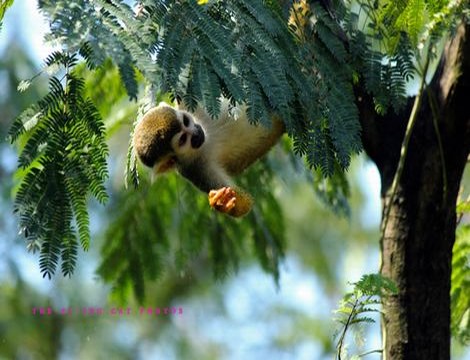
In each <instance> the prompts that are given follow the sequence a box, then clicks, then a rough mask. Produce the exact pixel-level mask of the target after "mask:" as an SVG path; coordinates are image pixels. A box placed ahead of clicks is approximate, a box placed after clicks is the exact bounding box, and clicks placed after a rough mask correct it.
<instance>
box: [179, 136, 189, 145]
mask: <svg viewBox="0 0 470 360" xmlns="http://www.w3.org/2000/svg"><path fill="white" fill-rule="evenodd" d="M186 140H188V135H187V134H183V135H181V137H180V139H179V141H178V145H179V146H183V145H184V144H185V143H186Z"/></svg>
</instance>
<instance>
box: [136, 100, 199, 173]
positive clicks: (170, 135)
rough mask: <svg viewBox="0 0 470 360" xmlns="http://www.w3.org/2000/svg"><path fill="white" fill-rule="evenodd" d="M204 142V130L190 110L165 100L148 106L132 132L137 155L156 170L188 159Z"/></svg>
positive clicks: (161, 169) (159, 170)
mask: <svg viewBox="0 0 470 360" xmlns="http://www.w3.org/2000/svg"><path fill="white" fill-rule="evenodd" d="M204 141H205V135H204V130H203V129H202V127H201V125H199V124H198V123H196V122H195V120H194V117H193V116H192V115H191V114H190V113H188V112H186V111H182V110H176V109H173V108H172V107H171V106H169V105H167V104H165V103H160V105H158V106H157V107H154V108H152V109H150V110H149V111H148V112H147V113H146V114H145V115H144V117H143V118H142V121H141V122H140V123H139V124H137V126H136V128H135V131H134V149H135V151H136V154H137V156H138V157H139V159H140V160H141V161H142V163H143V164H144V165H146V166H148V167H153V168H155V170H156V171H157V172H158V173H161V172H164V171H167V170H171V169H172V168H173V167H174V166H175V165H177V164H178V163H179V162H182V161H185V160H190V159H191V157H193V156H195V155H197V153H198V152H199V148H200V147H201V146H202V145H203V144H204Z"/></svg>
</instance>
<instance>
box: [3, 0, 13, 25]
mask: <svg viewBox="0 0 470 360" xmlns="http://www.w3.org/2000/svg"><path fill="white" fill-rule="evenodd" d="M12 4H13V0H2V2H1V3H0V29H1V28H2V20H3V17H4V16H5V12H6V11H7V9H8V8H9V7H10V6H11V5H12Z"/></svg>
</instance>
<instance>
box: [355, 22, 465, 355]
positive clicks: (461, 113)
mask: <svg viewBox="0 0 470 360" xmlns="http://www.w3.org/2000/svg"><path fill="white" fill-rule="evenodd" d="M469 31H470V27H469V26H468V25H467V26H464V25H462V26H460V27H459V28H458V31H457V33H456V35H455V36H454V37H453V38H452V39H451V40H449V43H448V44H447V47H446V49H445V54H444V57H443V59H442V60H441V62H440V64H439V67H438V69H437V71H436V73H435V75H434V77H433V80H432V82H431V84H429V90H430V93H431V94H432V95H431V97H432V98H433V99H434V100H432V101H430V98H429V97H428V95H427V93H425V94H424V98H423V102H422V106H421V109H420V111H419V115H418V116H419V117H418V119H417V122H416V125H415V128H414V129H413V133H412V137H411V140H410V144H409V150H408V153H407V154H406V160H405V167H404V171H403V174H402V176H401V180H400V182H399V185H398V189H397V193H396V196H395V197H394V200H393V202H392V203H391V204H390V198H391V184H392V181H393V177H394V174H395V171H396V168H397V163H398V160H399V157H400V148H401V143H402V140H403V136H404V133H405V128H406V124H407V122H408V118H409V114H410V111H411V107H412V104H413V99H410V101H409V103H408V105H407V106H406V107H405V109H404V110H403V112H401V113H400V114H394V113H391V114H388V115H386V116H383V117H381V116H378V115H376V114H375V112H374V108H373V102H372V99H371V98H370V96H368V95H367V94H365V93H363V92H361V90H360V89H357V91H356V94H357V101H358V107H359V109H360V116H361V121H362V126H363V143H364V148H365V150H366V152H367V154H368V155H369V156H370V157H371V159H372V160H373V161H374V162H375V163H376V165H377V167H378V169H379V172H380V175H381V182H382V202H383V206H384V209H386V208H387V207H388V206H390V207H391V209H390V216H389V219H388V222H386V228H385V230H384V236H383V238H382V239H381V251H382V267H381V272H382V274H383V275H385V276H387V277H389V278H391V279H392V280H393V281H395V283H396V284H397V286H398V289H399V292H398V294H397V295H395V296H392V297H390V298H389V299H387V300H386V301H385V302H384V304H383V309H384V317H383V329H384V334H383V336H384V339H383V340H384V358H385V359H426V360H428V359H449V358H450V279H451V260H452V246H453V244H454V240H455V230H456V214H455V207H456V199H457V196H458V191H459V186H460V182H461V178H462V173H463V170H464V167H465V164H466V162H467V157H468V155H469V152H470V110H469V109H470V35H469ZM431 105H433V106H431ZM432 110H434V116H436V118H437V123H438V129H439V131H438V132H437V131H436V129H435V126H434V125H433V111H432ZM438 133H439V134H440V137H441V140H442V150H443V151H441V148H440V146H439V142H438ZM442 159H444V161H442ZM384 215H385V213H384ZM384 221H385V218H383V219H382V222H384Z"/></svg>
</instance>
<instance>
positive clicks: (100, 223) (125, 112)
mask: <svg viewBox="0 0 470 360" xmlns="http://www.w3.org/2000/svg"><path fill="white" fill-rule="evenodd" d="M46 29H47V26H46V25H44V24H43V19H42V18H41V16H40V15H39V14H37V11H36V9H35V7H34V2H28V1H25V0H22V1H18V0H17V1H15V3H14V5H13V7H12V8H11V9H10V10H8V12H7V15H6V17H5V19H4V24H3V27H2V29H1V31H0V141H1V142H0V184H1V202H0V212H1V218H0V359H56V358H57V359H101V358H103V359H104V358H114V359H266V358H271V359H331V358H333V356H334V337H333V335H334V333H335V331H336V330H337V329H338V325H337V324H335V322H334V313H333V310H334V309H335V308H336V307H337V304H338V301H339V299H341V297H342V296H343V294H344V292H345V291H346V290H347V289H348V282H353V281H357V280H358V279H359V278H360V277H361V275H362V274H364V273H368V272H377V271H378V267H379V257H378V254H379V251H378V237H379V236H378V224H379V219H380V197H379V190H380V189H379V186H380V185H379V181H380V180H379V178H378V174H377V172H376V170H375V168H374V166H373V165H372V164H371V162H370V161H368V160H367V159H365V158H364V157H359V158H356V159H355V161H354V162H353V165H352V167H351V169H350V171H349V173H348V179H349V181H350V185H351V198H350V208H351V209H352V211H351V215H350V217H349V218H346V217H341V216H338V215H335V214H334V213H333V212H332V211H331V209H328V208H326V207H325V206H324V205H323V204H322V203H321V202H320V201H319V199H318V198H317V197H316V195H315V194H314V191H313V187H312V184H311V182H309V181H308V180H307V179H306V177H304V176H297V175H296V174H288V173H283V172H282V169H280V170H279V171H280V174H279V177H278V178H277V179H276V181H275V183H274V186H273V189H272V191H273V192H274V194H275V196H276V198H277V199H278V201H279V202H280V203H281V204H282V207H283V209H281V210H282V212H283V214H284V215H285V224H286V235H287V236H286V238H287V246H286V248H287V253H286V256H285V259H284V261H283V262H282V265H281V268H280V280H279V284H278V285H276V283H275V281H274V279H273V277H272V276H271V275H269V274H266V273H265V272H263V270H262V269H261V267H260V265H259V264H258V262H257V261H256V259H255V258H254V257H253V258H246V259H243V261H241V262H240V263H239V264H238V271H237V272H235V271H234V272H231V273H229V274H227V275H226V276H225V277H223V278H221V279H217V280H215V279H214V276H213V271H212V269H211V268H210V265H209V264H208V263H207V261H206V260H207V259H205V258H204V255H202V256H199V257H196V258H195V259H194V260H193V261H192V264H191V266H190V268H189V269H188V271H187V272H182V271H180V270H178V269H176V268H174V267H172V266H171V264H169V265H168V268H167V271H165V272H164V273H162V274H161V275H160V276H159V278H158V280H157V281H155V282H153V283H151V284H147V289H146V300H145V302H144V304H138V303H137V302H135V301H134V300H133V298H132V297H129V298H128V300H127V301H125V302H122V301H121V302H118V300H117V297H116V296H114V295H113V289H112V288H111V286H110V285H108V284H105V283H104V282H103V281H102V280H100V278H99V277H98V276H97V275H96V270H97V267H98V266H99V263H100V249H101V247H102V245H103V243H104V234H105V231H106V228H107V226H108V225H109V224H110V223H112V222H113V220H114V219H116V218H117V217H118V216H119V214H120V212H119V211H120V210H121V209H120V208H119V207H118V206H112V205H113V204H116V202H117V200H116V199H118V198H120V197H122V196H123V194H125V192H126V189H125V188H124V186H123V184H124V167H125V159H126V152H127V143H128V139H129V127H128V122H127V123H126V122H125V121H123V120H122V119H128V117H129V114H132V113H133V112H135V110H136V105H135V104H134V103H130V102H128V101H127V100H125V97H123V101H121V102H119V103H117V104H114V106H113V107H112V108H110V109H108V114H106V116H107V117H108V118H111V119H115V123H114V124H113V123H112V124H110V123H108V124H107V126H108V129H109V130H110V134H111V137H110V139H109V143H110V154H111V158H110V175H111V176H110V180H109V185H108V186H109V193H110V196H111V199H110V202H109V204H108V205H106V206H105V207H103V206H100V205H98V204H94V203H92V204H91V228H92V243H91V246H90V250H89V251H88V252H87V253H85V254H83V252H80V253H79V261H78V265H77V270H76V272H75V274H74V276H72V277H71V278H64V277H62V275H60V274H57V275H56V276H55V277H54V278H53V279H52V280H48V279H43V278H42V276H41V274H40V271H39V266H38V258H37V255H34V254H31V253H28V252H27V251H26V248H25V243H24V242H23V240H22V239H20V237H19V236H18V228H17V224H16V218H15V217H14V215H13V210H12V209H13V207H12V194H13V191H14V187H15V185H16V184H17V179H15V178H14V176H13V173H14V171H15V170H16V158H17V154H16V150H15V148H14V147H13V146H12V145H10V144H9V143H7V142H6V134H7V132H8V129H9V126H10V124H11V122H12V120H13V119H14V117H15V116H17V115H18V114H19V113H20V112H21V111H22V110H23V109H24V108H26V106H27V105H29V104H31V103H32V102H33V101H35V100H37V99H38V98H40V97H41V96H42V95H43V94H44V93H45V91H46V87H47V84H46V81H45V80H44V81H43V80H41V79H40V80H38V81H36V82H35V83H34V84H33V86H32V87H31V88H30V89H28V91H26V92H25V93H21V94H20V93H19V92H18V91H17V90H16V89H17V86H18V84H19V82H20V81H21V80H24V79H27V78H31V77H32V76H34V75H35V74H36V73H37V72H38V69H39V65H40V63H41V61H42V60H43V59H44V57H45V56H47V54H48V53H49V51H50V49H49V48H47V47H45V46H44V45H43V43H42V36H43V34H44V31H46ZM114 91H119V90H114ZM103 96H106V94H103ZM126 124H127V125H126ZM276 156H281V155H280V154H279V151H276V150H274V151H273V153H272V154H271V157H274V158H275V157H276ZM283 177H290V178H289V181H288V182H287V181H284V180H283ZM287 184H288V185H287ZM292 184H294V186H292ZM287 210H288V211H287ZM199 230H200V229H195V231H199ZM49 309H50V311H52V312H53V313H54V314H52V315H49V314H47V312H48V310H49ZM119 309H121V310H122V314H120V313H119ZM165 309H169V313H168V314H165V313H164V312H165V311H166V310H165ZM172 310H175V312H176V313H173V311H172ZM42 311H45V314H43V315H41V314H40V312H42ZM62 311H64V312H65V313H64V314H61V312H62ZM101 311H102V313H101ZM157 311H160V314H158V315H156V314H155V313H156V312H157ZM69 312H70V313H69ZM97 312H100V313H99V314H97ZM128 312H129V313H128ZM149 312H151V314H149ZM350 346H351V352H353V353H354V352H355V350H356V347H357V348H358V349H359V350H358V352H360V349H363V350H364V351H366V350H371V349H377V348H380V329H379V326H378V325H377V324H375V325H372V326H370V327H368V328H365V329H364V331H363V332H362V334H361V333H359V334H358V335H357V339H355V341H351V345H350ZM455 354H456V357H457V356H459V357H461V358H465V354H464V353H463V352H462V350H461V349H456V350H455ZM374 358H375V359H377V358H379V356H378V355H376V354H375V355H370V356H368V357H367V359H374Z"/></svg>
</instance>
